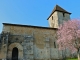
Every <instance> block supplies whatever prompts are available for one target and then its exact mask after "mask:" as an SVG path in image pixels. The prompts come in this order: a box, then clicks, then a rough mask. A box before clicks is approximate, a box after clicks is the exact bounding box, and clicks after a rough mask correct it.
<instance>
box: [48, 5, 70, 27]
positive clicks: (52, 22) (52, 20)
mask: <svg viewBox="0 0 80 60" xmlns="http://www.w3.org/2000/svg"><path fill="white" fill-rule="evenodd" d="M70 14H71V13H70V12H68V11H66V10H64V9H63V8H61V7H60V6H58V5H56V6H55V7H54V9H53V11H52V13H51V14H50V16H49V17H48V18H47V20H48V21H49V26H50V27H51V28H58V27H59V25H60V24H62V23H63V22H64V21H68V20H70Z"/></svg>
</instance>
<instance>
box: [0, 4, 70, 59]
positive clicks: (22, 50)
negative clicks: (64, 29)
mask: <svg viewBox="0 0 80 60" xmlns="http://www.w3.org/2000/svg"><path fill="white" fill-rule="evenodd" d="M70 14H71V13H70V12H68V11H66V10H65V9H63V8H61V7H60V6H58V5H56V6H55V7H54V9H53V11H52V12H51V14H50V15H49V17H48V18H47V21H48V22H49V27H41V26H32V25H21V24H11V23H3V29H2V32H1V34H0V60H56V59H57V60H58V59H62V58H63V56H66V57H67V58H69V57H71V52H70V51H69V50H67V49H66V50H64V51H60V50H58V44H56V40H57V34H56V32H57V30H58V27H59V25H60V24H62V23H63V21H67V20H70Z"/></svg>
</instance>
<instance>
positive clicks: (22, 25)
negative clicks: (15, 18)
mask: <svg viewBox="0 0 80 60" xmlns="http://www.w3.org/2000/svg"><path fill="white" fill-rule="evenodd" d="M2 24H3V25H12V26H22V27H34V28H42V29H53V30H57V28H50V27H42V26H32V25H22V24H11V23H2Z"/></svg>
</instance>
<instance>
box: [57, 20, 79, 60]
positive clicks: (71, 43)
mask: <svg viewBox="0 0 80 60" xmlns="http://www.w3.org/2000/svg"><path fill="white" fill-rule="evenodd" d="M57 35H58V40H57V43H58V45H59V49H60V50H61V49H65V48H68V49H70V50H71V51H72V53H73V52H76V51H77V52H78V60H80V20H76V19H75V20H69V21H66V22H64V23H63V24H62V25H60V27H59V28H58V31H57Z"/></svg>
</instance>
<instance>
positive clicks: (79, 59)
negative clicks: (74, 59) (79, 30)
mask: <svg viewBox="0 0 80 60" xmlns="http://www.w3.org/2000/svg"><path fill="white" fill-rule="evenodd" d="M78 60H80V49H79V48H78Z"/></svg>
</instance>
